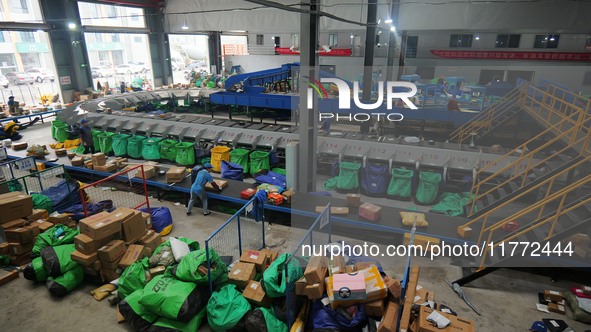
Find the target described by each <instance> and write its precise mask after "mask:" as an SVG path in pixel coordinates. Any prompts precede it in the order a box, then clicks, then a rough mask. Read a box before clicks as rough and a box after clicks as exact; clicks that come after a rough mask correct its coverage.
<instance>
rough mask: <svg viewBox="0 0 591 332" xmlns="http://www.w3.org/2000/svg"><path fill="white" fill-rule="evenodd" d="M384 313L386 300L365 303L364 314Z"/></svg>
mask: <svg viewBox="0 0 591 332" xmlns="http://www.w3.org/2000/svg"><path fill="white" fill-rule="evenodd" d="M385 313H386V301H384V300H377V301H372V302H367V303H366V304H365V314H366V315H368V316H371V317H382V316H384V314H385Z"/></svg>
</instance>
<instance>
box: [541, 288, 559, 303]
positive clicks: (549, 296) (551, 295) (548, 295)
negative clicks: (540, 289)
mask: <svg viewBox="0 0 591 332" xmlns="http://www.w3.org/2000/svg"><path fill="white" fill-rule="evenodd" d="M544 298H545V299H546V300H547V301H550V302H562V300H564V296H562V294H560V292H559V291H553V290H545V291H544Z"/></svg>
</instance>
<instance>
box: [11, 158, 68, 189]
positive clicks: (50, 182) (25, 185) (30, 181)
mask: <svg viewBox="0 0 591 332" xmlns="http://www.w3.org/2000/svg"><path fill="white" fill-rule="evenodd" d="M64 179H69V176H68V174H67V173H66V169H65V168H64V166H63V165H58V166H54V167H51V168H47V169H44V170H41V171H34V172H32V171H28V169H27V174H26V175H22V176H19V177H14V178H10V179H6V180H5V181H2V182H0V185H8V187H9V190H10V191H20V192H24V193H26V194H28V195H30V194H33V193H41V192H42V191H44V190H47V189H49V188H51V187H54V186H56V185H58V184H59V182H60V181H62V180H64ZM67 189H68V193H70V186H67Z"/></svg>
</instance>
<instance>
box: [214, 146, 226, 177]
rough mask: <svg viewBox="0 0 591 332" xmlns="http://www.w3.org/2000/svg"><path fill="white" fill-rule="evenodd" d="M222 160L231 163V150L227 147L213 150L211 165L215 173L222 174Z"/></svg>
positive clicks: (216, 147)
mask: <svg viewBox="0 0 591 332" xmlns="http://www.w3.org/2000/svg"><path fill="white" fill-rule="evenodd" d="M222 160H225V161H230V148H229V147H227V146H215V147H213V149H211V165H212V166H213V171H214V172H218V173H219V172H221V170H222Z"/></svg>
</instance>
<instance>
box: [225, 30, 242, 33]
mask: <svg viewBox="0 0 591 332" xmlns="http://www.w3.org/2000/svg"><path fill="white" fill-rule="evenodd" d="M228 32H236V33H245V32H246V30H230V31H228Z"/></svg>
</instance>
